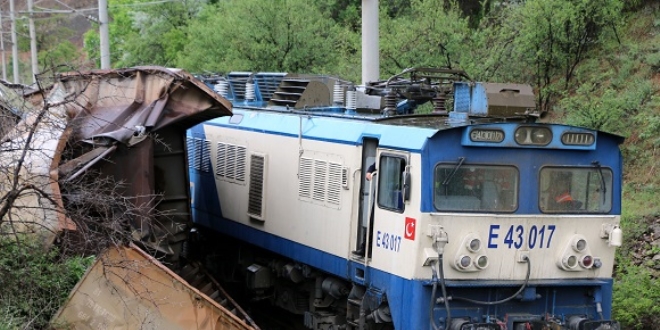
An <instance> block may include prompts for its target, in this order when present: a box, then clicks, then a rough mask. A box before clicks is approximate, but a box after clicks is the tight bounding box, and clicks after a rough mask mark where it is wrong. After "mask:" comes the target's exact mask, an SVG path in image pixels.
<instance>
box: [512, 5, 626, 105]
mask: <svg viewBox="0 0 660 330" xmlns="http://www.w3.org/2000/svg"><path fill="white" fill-rule="evenodd" d="M511 8H512V12H511V15H510V16H509V19H508V20H507V21H506V22H504V23H506V25H505V27H504V29H505V30H506V31H507V32H506V33H508V34H510V35H516V38H515V39H514V44H513V46H514V49H515V52H516V54H515V55H514V56H515V57H516V58H515V59H514V60H515V61H519V63H522V64H523V66H522V67H523V68H528V69H527V71H521V76H525V75H528V76H531V77H532V81H533V82H534V84H535V85H536V88H537V89H538V90H539V92H538V100H537V104H538V105H539V107H540V108H541V109H542V110H546V111H547V110H550V107H551V105H552V104H553V101H554V99H555V97H556V96H557V93H558V92H559V90H561V89H562V87H563V89H564V90H566V89H568V87H569V84H570V82H571V79H572V78H573V75H574V72H575V69H576V68H577V66H578V64H580V63H581V62H582V60H583V59H584V58H585V56H586V54H587V51H588V49H589V48H590V47H592V46H593V45H595V44H597V43H599V42H600V40H601V38H603V37H604V32H605V31H606V29H608V30H607V31H615V30H612V29H613V28H615V26H616V24H617V19H618V18H619V17H620V13H621V10H622V9H623V3H622V2H621V1H609V0H599V1H590V0H579V1H572V0H552V1H545V0H528V1H526V2H524V3H523V4H521V5H519V6H512V7H511ZM557 76H563V86H562V87H560V86H556V85H555V84H553V81H554V80H555V79H556V77H557Z"/></svg>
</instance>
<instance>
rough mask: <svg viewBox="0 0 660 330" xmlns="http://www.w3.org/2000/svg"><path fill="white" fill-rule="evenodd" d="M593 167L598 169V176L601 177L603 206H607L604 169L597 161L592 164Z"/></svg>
mask: <svg viewBox="0 0 660 330" xmlns="http://www.w3.org/2000/svg"><path fill="white" fill-rule="evenodd" d="M591 165H593V166H594V167H596V168H597V169H598V175H599V176H600V190H601V191H602V192H603V193H602V195H603V204H605V200H606V193H607V187H606V186H605V176H604V175H603V167H602V166H600V162H599V161H597V160H594V161H593V162H591Z"/></svg>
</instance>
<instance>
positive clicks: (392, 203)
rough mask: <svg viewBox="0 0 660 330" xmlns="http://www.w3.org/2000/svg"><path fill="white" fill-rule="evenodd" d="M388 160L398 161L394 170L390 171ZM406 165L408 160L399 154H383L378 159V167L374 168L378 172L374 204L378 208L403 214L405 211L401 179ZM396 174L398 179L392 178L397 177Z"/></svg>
mask: <svg viewBox="0 0 660 330" xmlns="http://www.w3.org/2000/svg"><path fill="white" fill-rule="evenodd" d="M390 159H392V160H400V163H399V164H397V165H398V166H397V167H396V168H394V169H391V166H392V164H390V161H389V160H390ZM408 163H409V158H408V157H406V156H404V155H401V154H396V153H389V152H383V153H381V155H380V157H378V166H377V167H376V170H377V171H378V176H377V180H378V185H377V187H376V188H377V191H376V196H377V198H376V204H377V205H378V207H379V208H381V209H384V210H388V211H392V212H396V213H403V212H404V211H405V209H406V203H405V201H404V200H403V193H404V189H403V179H404V177H405V171H406V167H407V166H408V165H409V164H408ZM401 164H403V166H401ZM397 174H398V177H393V176H397ZM393 179H394V180H393ZM395 180H396V181H395ZM397 204H398V205H397Z"/></svg>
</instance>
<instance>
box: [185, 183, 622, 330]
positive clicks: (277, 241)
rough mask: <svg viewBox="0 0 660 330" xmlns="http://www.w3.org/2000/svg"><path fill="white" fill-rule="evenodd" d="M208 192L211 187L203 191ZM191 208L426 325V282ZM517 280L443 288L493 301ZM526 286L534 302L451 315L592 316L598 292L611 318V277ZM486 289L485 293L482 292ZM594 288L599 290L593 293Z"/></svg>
mask: <svg viewBox="0 0 660 330" xmlns="http://www.w3.org/2000/svg"><path fill="white" fill-rule="evenodd" d="M207 193H209V192H208V191H207ZM193 212H194V218H195V220H196V223H197V224H199V225H202V226H205V227H208V228H211V229H213V230H214V231H217V232H220V233H223V234H226V235H230V236H232V237H235V238H238V239H240V240H242V241H245V242H249V243H251V244H253V245H256V246H259V247H261V248H264V249H267V250H269V251H273V252H275V253H278V254H280V255H282V256H285V257H288V258H291V259H293V260H296V261H298V262H301V263H305V264H308V265H311V266H313V267H316V268H318V269H322V270H324V271H326V272H328V273H330V274H332V275H335V276H338V277H341V278H344V279H346V280H349V281H355V282H359V283H362V284H365V285H367V286H370V287H372V288H373V289H377V290H380V291H381V293H382V294H383V295H385V296H386V297H389V299H388V304H389V305H390V311H391V313H392V319H393V322H394V327H395V328H396V329H428V328H429V314H428V311H429V305H430V296H431V291H432V287H431V284H430V283H429V281H426V280H408V279H404V278H401V277H399V276H396V275H392V274H390V273H386V272H383V271H381V270H378V269H373V268H367V269H365V272H366V273H365V275H364V278H358V276H357V275H356V271H355V270H356V269H364V268H363V265H362V264H361V263H356V262H355V261H352V260H348V259H346V258H341V257H338V256H335V255H331V254H328V253H325V252H323V251H320V250H318V249H314V248H311V247H308V246H305V245H302V244H299V243H296V242H294V241H291V240H287V239H284V238H281V237H278V236H275V235H271V234H268V233H265V232H263V231H260V230H257V229H254V228H252V227H249V226H245V225H243V224H240V223H237V222H234V221H231V220H227V219H223V218H222V217H220V216H217V215H212V214H209V213H207V212H206V211H205V210H204V209H203V208H202V207H199V206H197V205H194V206H193ZM520 285H522V283H511V282H501V281H490V282H489V281H447V288H448V291H449V293H450V294H451V295H452V296H455V297H458V296H460V297H464V298H470V299H478V300H483V299H484V296H487V297H489V300H491V301H493V300H498V299H502V298H504V297H508V296H509V295H511V294H512V293H513V292H515V291H516V290H517V289H518V288H519V286H520ZM530 287H532V288H534V291H533V292H535V293H536V294H538V295H540V297H539V298H537V297H536V294H535V295H534V297H533V301H526V302H525V301H519V300H514V301H512V302H509V303H505V304H500V305H498V306H492V307H481V306H478V307H474V305H472V306H470V305H468V304H465V303H461V302H454V301H453V302H451V309H452V313H453V315H461V316H469V317H471V318H472V319H474V320H475V321H476V320H480V319H481V317H482V316H484V315H506V314H509V313H515V314H516V315H518V314H529V315H546V314H553V315H576V314H586V315H595V313H596V310H595V305H594V304H595V302H596V299H597V296H600V297H598V298H599V300H600V302H602V307H603V317H604V318H605V319H609V318H610V310H611V305H610V301H611V300H612V297H611V292H612V279H590V280H570V281H565V280H551V281H537V282H533V283H530ZM438 291H439V289H438ZM485 292H486V293H487V294H484V293H485ZM596 292H598V293H600V294H599V295H596V294H595V293H596ZM434 315H435V317H436V318H441V319H444V318H445V317H446V313H445V310H444V308H443V306H442V305H436V307H435V308H434ZM515 320H516V319H515V317H514V315H513V314H512V316H511V317H510V320H509V322H510V324H509V325H508V328H509V329H511V328H512V327H513V322H514V321H515Z"/></svg>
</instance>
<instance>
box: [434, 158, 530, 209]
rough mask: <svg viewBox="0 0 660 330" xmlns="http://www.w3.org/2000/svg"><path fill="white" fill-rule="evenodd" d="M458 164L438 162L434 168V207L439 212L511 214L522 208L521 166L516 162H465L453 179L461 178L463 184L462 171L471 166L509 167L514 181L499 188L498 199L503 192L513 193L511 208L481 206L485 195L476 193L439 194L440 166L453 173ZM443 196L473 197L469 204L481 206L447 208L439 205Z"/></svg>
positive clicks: (482, 167) (484, 167)
mask: <svg viewBox="0 0 660 330" xmlns="http://www.w3.org/2000/svg"><path fill="white" fill-rule="evenodd" d="M457 165H458V164H457V163H456V162H438V163H437V164H436V165H435V166H434V168H433V181H432V184H433V187H432V191H433V208H434V209H435V210H436V211H437V212H457V213H497V214H511V213H515V212H516V211H517V210H518V209H519V208H520V168H519V167H518V166H517V165H515V164H501V163H487V164H485V163H464V164H462V165H461V166H460V167H459V168H458V170H457V172H456V173H454V178H452V179H451V180H452V181H453V180H456V179H458V180H461V184H463V180H464V178H463V175H462V173H464V172H465V170H466V169H468V170H469V169H470V168H471V167H472V168H475V170H477V169H479V170H483V169H488V168H491V169H492V170H497V169H498V168H499V169H501V170H507V169H508V170H510V171H511V172H510V173H509V175H510V178H509V179H510V180H511V179H512V180H513V182H511V181H509V182H508V184H509V188H508V189H500V188H498V189H500V191H498V199H500V198H499V197H500V194H502V192H504V191H509V192H510V194H511V196H509V197H510V198H509V202H510V203H511V205H512V206H511V207H510V208H505V207H496V208H484V207H481V203H482V198H483V196H479V197H477V196H476V195H469V194H450V195H443V194H438V189H442V188H440V187H438V186H436V185H438V184H441V181H439V180H438V169H439V168H445V169H447V170H448V171H449V173H450V174H451V172H453V171H454V168H456V166H457ZM459 171H461V172H462V173H461V174H459ZM493 174H494V173H493ZM491 175H492V174H491ZM486 181H492V179H488V180H486ZM454 188H456V187H454ZM445 189H446V188H445ZM480 193H481V194H483V191H481V192H480ZM507 194H508V193H507ZM441 196H445V197H448V196H451V197H452V198H456V199H458V198H461V199H465V198H468V197H472V199H473V200H472V201H468V203H469V204H474V203H477V202H478V203H479V207H473V208H466V207H454V208H447V207H441V205H439V197H441ZM475 198H476V199H475ZM498 203H499V202H498ZM501 203H505V202H504V201H502V202H501ZM452 204H454V203H450V204H448V205H452ZM455 205H460V201H459V203H456V204H455ZM503 206H504V205H503Z"/></svg>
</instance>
